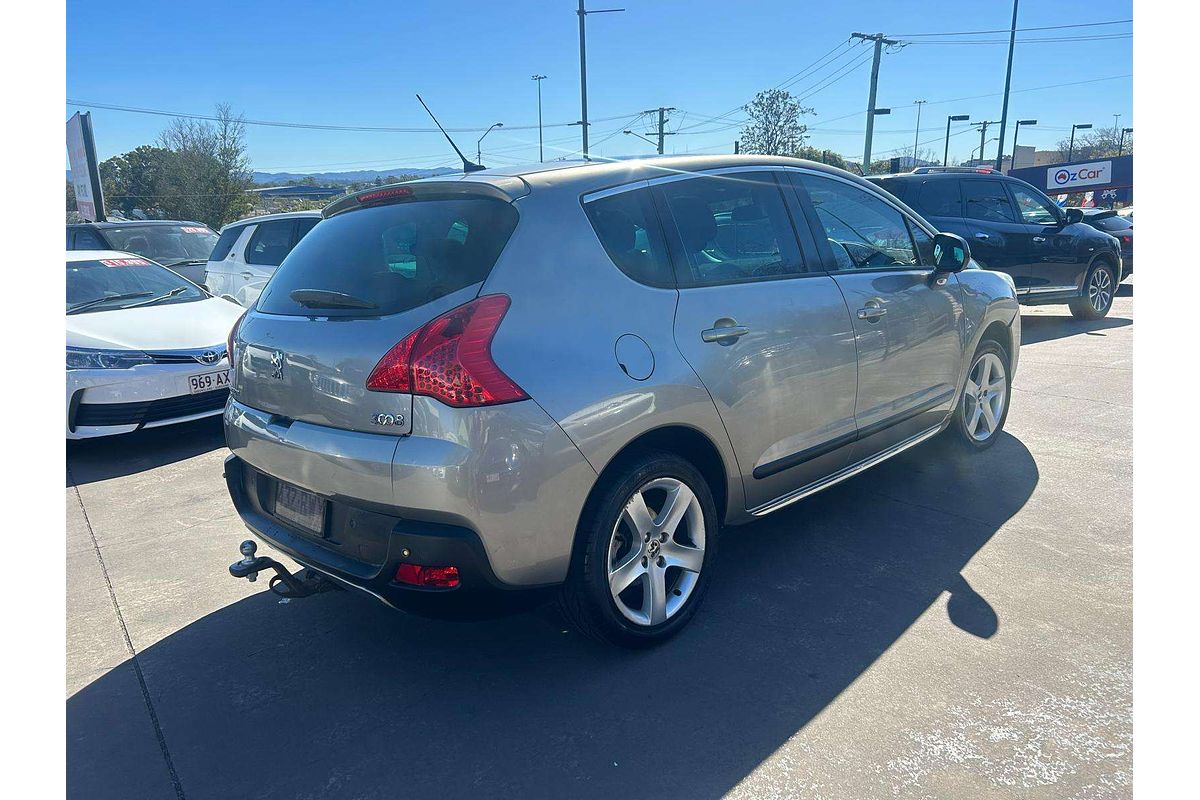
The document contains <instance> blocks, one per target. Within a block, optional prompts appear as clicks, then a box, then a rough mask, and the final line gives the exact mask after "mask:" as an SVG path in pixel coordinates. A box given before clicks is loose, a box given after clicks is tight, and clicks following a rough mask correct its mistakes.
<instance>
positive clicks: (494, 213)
mask: <svg viewBox="0 0 1200 800" xmlns="http://www.w3.org/2000/svg"><path fill="white" fill-rule="evenodd" d="M464 183H465V182H463V183H458V184H452V185H451V187H450V188H447V189H443V190H440V191H439V190H438V189H437V187H433V188H424V187H422V189H420V190H418V191H412V192H407V193H405V192H401V193H398V194H396V195H392V196H388V195H383V196H381V197H379V198H378V199H372V198H373V196H375V195H378V194H379V191H378V190H377V191H375V192H364V193H361V194H360V195H359V196H358V197H363V198H367V199H366V200H363V201H353V202H350V203H346V204H345V205H343V203H345V201H342V202H341V203H339V204H338V205H341V206H342V208H344V209H345V210H341V209H339V208H338V206H333V207H331V208H332V209H334V213H332V214H331V215H330V216H329V218H327V219H326V220H324V221H323V222H322V223H321V224H320V225H318V226H317V227H316V228H314V229H313V230H312V232H311V233H309V234H308V235H307V236H305V237H304V238H303V239H302V240H301V241H300V242H299V243H298V244H297V245H296V248H295V249H294V250H292V252H291V253H290V254H289V255H288V256H287V258H285V259H284V261H283V263H282V264H281V265H280V267H279V269H278V270H277V271H276V272H275V275H274V276H273V277H272V278H271V280H270V282H269V283H268V284H267V287H266V289H265V290H264V291H263V294H262V296H261V297H260V298H259V300H258V302H257V303H256V304H255V306H254V308H253V309H252V310H251V311H250V312H249V313H248V314H247V315H246V318H245V320H244V321H243V323H242V325H241V326H240V328H239V329H238V332H237V342H238V344H237V346H236V350H237V358H238V365H237V369H236V370H235V375H234V379H233V395H234V399H236V400H237V401H238V402H240V403H243V404H244V405H247V406H249V407H251V408H254V409H257V410H259V411H263V412H266V413H268V414H272V415H275V416H277V417H280V418H282V419H283V420H300V421H304V422H310V423H314V424H317V425H325V426H330V427H334V428H340V429H344V430H352V431H363V432H370V433H379V434H394V435H403V434H406V433H409V432H410V431H411V430H412V419H411V417H412V396H411V395H409V394H401V393H393V392H379V391H369V390H368V389H367V388H366V387H367V380H368V378H369V377H370V375H371V372H372V370H373V369H374V368H375V366H376V364H378V363H379V360H380V359H381V358H382V357H383V356H384V355H385V354H386V353H387V352H388V351H389V350H391V349H392V348H393V347H394V346H395V345H396V344H397V343H398V342H400V341H401V340H402V339H403V338H404V337H405V336H407V335H408V334H409V333H411V332H412V331H414V330H416V329H417V328H419V327H421V326H422V325H424V324H425V323H427V322H429V321H430V320H432V319H434V318H435V317H437V316H438V315H440V314H442V313H444V312H446V311H448V310H450V309H451V308H454V307H456V306H459V305H462V304H463V303H466V302H468V301H470V300H471V299H472V298H473V297H475V296H476V295H477V294H478V292H479V289H480V286H481V285H482V283H483V281H484V279H485V278H486V277H487V276H488V273H489V272H490V271H491V268H492V266H493V265H494V264H495V262H496V259H497V258H498V257H499V255H500V253H501V251H502V250H503V249H504V246H505V244H506V243H507V241H508V238H509V236H510V235H511V234H512V231H513V229H514V228H515V227H516V222H517V212H516V210H515V208H514V207H513V206H512V204H511V203H509V202H508V200H507V198H504V197H502V196H500V193H499V192H497V191H495V190H494V189H493V188H492V187H489V186H487V185H486V184H482V183H478V184H475V185H474V186H471V185H469V184H468V185H466V186H465V187H464V185H463V184H464Z"/></svg>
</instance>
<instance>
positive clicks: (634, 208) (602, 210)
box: [583, 189, 675, 287]
mask: <svg viewBox="0 0 1200 800" xmlns="http://www.w3.org/2000/svg"><path fill="white" fill-rule="evenodd" d="M583 208H584V211H585V212H587V217H588V221H589V222H591V223H592V229H593V230H595V232H596V236H597V238H599V239H600V244H602V245H604V252H606V253H607V254H608V257H609V258H610V259H612V262H613V263H614V264H616V265H617V268H618V269H620V270H621V272H624V273H625V274H626V275H628V276H629V277H630V278H633V279H634V280H635V281H638V282H639V283H645V284H648V285H650V286H659V287H674V285H675V279H674V276H673V275H672V274H671V261H670V259H669V258H668V256H667V248H666V243H665V242H664V241H663V235H662V228H661V227H660V225H659V222H658V215H657V212H656V211H655V209H654V198H653V197H651V195H650V190H649V189H634V190H631V191H628V192H620V193H619V194H614V195H610V196H608V197H602V198H600V199H598V200H589V201H588V202H586V203H584V206H583Z"/></svg>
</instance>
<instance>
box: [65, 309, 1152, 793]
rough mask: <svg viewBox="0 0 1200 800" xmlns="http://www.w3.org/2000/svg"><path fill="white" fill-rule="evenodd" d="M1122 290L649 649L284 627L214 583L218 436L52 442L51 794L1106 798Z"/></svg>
mask: <svg viewBox="0 0 1200 800" xmlns="http://www.w3.org/2000/svg"><path fill="white" fill-rule="evenodd" d="M1131 292H1132V290H1131V288H1130V287H1129V286H1126V287H1123V294H1124V295H1125V296H1122V297H1119V298H1118V300H1117V304H1116V307H1115V309H1114V311H1113V313H1112V315H1111V316H1110V317H1109V318H1107V319H1106V320H1103V321H1100V322H1097V323H1080V322H1076V321H1074V320H1072V319H1071V318H1070V317H1069V316H1068V315H1067V311H1066V308H1065V307H1058V306H1052V307H1046V308H1038V309H1026V310H1025V314H1024V339H1025V343H1024V346H1023V348H1022V355H1021V364H1020V370H1019V372H1018V374H1017V377H1016V380H1015V381H1014V385H1013V388H1014V393H1013V399H1012V410H1011V413H1010V416H1009V419H1008V426H1007V432H1006V434H1005V436H1004V438H1003V439H1002V440H1001V441H999V442H998V443H997V445H996V446H995V447H994V448H992V449H991V450H989V451H988V452H987V453H985V454H983V455H981V456H978V457H968V456H965V455H963V454H960V453H958V452H957V451H955V450H954V449H952V448H948V447H946V446H945V445H943V444H942V443H940V442H933V443H930V444H927V445H922V446H920V447H917V448H914V449H913V450H910V451H908V452H907V453H904V454H902V455H901V456H899V457H898V458H896V459H893V460H892V461H890V462H888V463H886V464H884V465H882V466H880V467H878V468H876V469H873V470H870V471H868V472H866V473H864V474H863V475H861V476H859V477H857V478H854V479H852V480H850V481H847V482H845V483H843V484H840V485H839V486H837V487H834V488H833V489H831V490H829V491H827V492H825V493H822V494H821V495H818V496H815V497H813V498H811V499H809V500H807V501H805V502H803V503H800V504H797V505H796V506H794V507H792V508H790V509H788V510H786V511H784V512H781V513H779V514H777V515H775V516H772V517H769V518H767V519H765V520H763V521H761V522H759V523H756V524H755V525H752V526H749V527H746V528H740V529H732V530H730V531H728V532H726V535H725V538H724V541H723V552H722V563H721V564H720V565H719V569H720V574H719V575H718V576H717V579H716V581H715V583H714V585H713V587H712V590H711V592H710V594H709V596H708V598H707V600H706V604H705V607H704V608H703V609H702V610H701V612H700V614H699V615H698V616H697V618H696V620H695V621H694V622H693V624H692V626H691V627H690V629H688V630H687V631H685V632H684V633H683V634H682V635H681V636H679V637H678V638H677V639H675V640H674V641H673V642H671V643H669V644H668V645H666V646H664V647H661V648H658V649H656V650H654V651H651V652H644V653H627V652H622V651H616V650H609V649H606V648H603V647H599V646H597V645H593V644H592V643H590V642H588V641H586V640H583V639H582V638H580V637H579V636H577V635H575V634H574V633H570V632H566V631H565V630H564V628H563V627H562V626H561V625H560V624H559V622H558V620H557V619H555V617H554V616H553V615H552V614H551V613H549V612H548V611H539V612H535V613H531V614H525V615H520V616H515V617H510V618H505V619H501V620H497V621H490V622H483V623H446V622H435V621H428V620H423V619H419V618H414V617H407V616H403V615H399V614H397V613H394V612H391V611H388V610H387V609H384V608H382V607H377V606H376V605H373V604H371V603H369V602H366V601H364V600H363V599H361V598H360V597H358V596H355V595H352V594H350V593H345V592H331V593H327V594H322V595H318V596H316V597H312V598H308V599H305V600H298V601H293V602H290V603H281V602H279V601H278V599H277V598H275V597H273V596H272V595H270V594H269V593H267V592H266V591H265V582H259V583H257V584H249V583H247V582H245V581H236V580H234V579H232V578H230V577H229V576H228V574H227V573H226V571H225V568H226V566H227V565H228V564H229V563H230V562H231V561H233V560H234V559H235V558H236V555H237V545H238V543H239V542H240V541H241V540H242V539H244V538H245V531H244V529H243V528H242V526H241V524H240V522H239V521H238V519H237V517H236V515H235V514H234V512H233V510H232V507H231V506H230V504H229V501H228V498H227V496H226V494H225V489H224V483H223V480H222V477H221V461H222V459H223V458H224V448H223V445H222V440H221V433H220V426H219V423H218V422H217V421H207V422H203V423H196V424H191V425H186V426H180V427H178V428H175V429H165V430H158V431H147V432H143V433H139V434H135V435H132V436H129V437H122V438H120V439H113V440H107V441H99V442H85V443H82V444H80V445H78V446H71V447H69V448H68V474H67V487H66V498H65V499H66V511H67V591H68V596H67V600H68V621H67V622H68V638H67V664H68V685H67V734H68V741H67V758H68V791H69V794H70V795H71V796H73V797H88V798H104V797H114V798H131V797H138V798H142V797H145V798H159V797H162V798H170V797H186V798H196V799H199V798H234V797H263V798H320V797H339V798H349V797H353V798H360V797H361V798H373V797H380V798H382V797H389V798H392V797H423V796H430V795H437V796H439V797H552V798H558V797H598V798H600V797H622V798H641V797H655V798H672V797H689V798H710V797H721V796H725V795H729V796H732V797H738V798H763V797H797V796H803V797H809V798H816V797H826V798H875V797H905V798H908V797H916V798H921V797H931V798H933V797H936V798H943V797H955V798H961V797H972V798H993V797H997V798H998V797H1004V798H1010V797H1021V798H1023V797H1054V798H1121V797H1128V796H1129V795H1130V791H1131V776H1130V768H1131V763H1132V756H1131V736H1132V730H1131V721H1130V708H1131V695H1130V683H1131V622H1132V612H1131V604H1132V583H1131V545H1132V514H1131V483H1132V420H1131V416H1132V413H1131V407H1132V384H1131V375H1132V332H1133V325H1132V321H1133V312H1132V298H1131V297H1130V296H1129V295H1130V294H1131ZM262 552H267V548H265V547H264V548H263V549H262Z"/></svg>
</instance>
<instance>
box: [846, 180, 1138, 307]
mask: <svg viewBox="0 0 1200 800" xmlns="http://www.w3.org/2000/svg"><path fill="white" fill-rule="evenodd" d="M868 180H870V181H872V182H873V183H875V184H876V185H878V186H879V187H881V188H882V189H885V190H886V191H888V192H891V193H892V194H893V195H895V196H896V197H897V198H899V199H900V200H901V201H902V202H904V203H905V204H906V205H907V206H909V207H910V208H912V209H913V210H915V211H916V212H917V213H919V214H920V215H921V216H923V217H924V218H925V219H927V220H929V222H930V223H932V224H933V225H934V226H935V227H937V229H938V230H940V231H945V232H946V233H956V234H958V235H959V236H961V237H963V238H964V239H966V240H967V241H968V242H970V243H971V256H972V258H974V259H975V260H976V261H978V262H979V264H980V266H983V267H986V268H987V269H991V270H997V271H999V272H1007V273H1008V274H1009V275H1011V276H1012V277H1013V281H1014V282H1015V283H1016V286H1017V296H1018V298H1019V299H1020V301H1021V302H1022V303H1024V304H1026V305H1047V304H1050V303H1067V304H1068V305H1069V306H1070V307H1071V313H1072V314H1073V315H1074V316H1076V317H1079V318H1081V319H1099V318H1101V317H1103V316H1105V315H1106V314H1107V313H1108V310H1109V309H1110V308H1111V307H1112V301H1113V297H1114V295H1115V293H1116V288H1117V284H1119V283H1120V282H1121V280H1122V279H1123V278H1125V276H1126V275H1127V273H1126V272H1125V269H1124V266H1123V264H1122V260H1121V245H1120V242H1119V241H1118V240H1117V239H1116V238H1114V237H1112V236H1110V235H1108V234H1107V233H1104V232H1103V231H1099V230H1097V229H1096V228H1093V227H1092V226H1091V225H1088V224H1086V223H1085V222H1083V221H1082V220H1083V214H1082V212H1081V211H1080V210H1079V209H1063V208H1059V207H1058V206H1056V205H1055V204H1054V203H1053V202H1051V200H1050V198H1048V197H1046V195H1044V194H1042V193H1041V192H1040V191H1038V190H1037V189H1035V188H1034V187H1033V186H1030V185H1029V184H1028V183H1025V181H1022V180H1017V179H1016V178H1010V177H1009V176H1007V175H1003V174H1001V173H999V172H996V171H995V170H991V169H987V168H979V169H976V168H968V167H962V168H955V167H944V168H932V169H931V168H924V169H919V170H917V171H915V172H910V173H905V174H903V175H879V176H872V177H869V178H868Z"/></svg>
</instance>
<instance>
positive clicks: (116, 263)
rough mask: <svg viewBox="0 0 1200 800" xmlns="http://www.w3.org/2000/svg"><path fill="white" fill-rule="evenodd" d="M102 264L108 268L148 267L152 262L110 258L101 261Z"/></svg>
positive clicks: (140, 259)
mask: <svg viewBox="0 0 1200 800" xmlns="http://www.w3.org/2000/svg"><path fill="white" fill-rule="evenodd" d="M100 263H101V264H103V265H104V266H106V267H148V266H150V262H149V261H147V260H146V259H144V258H108V259H101V261H100Z"/></svg>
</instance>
